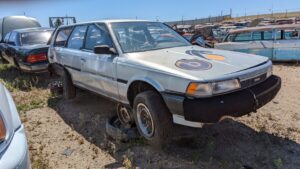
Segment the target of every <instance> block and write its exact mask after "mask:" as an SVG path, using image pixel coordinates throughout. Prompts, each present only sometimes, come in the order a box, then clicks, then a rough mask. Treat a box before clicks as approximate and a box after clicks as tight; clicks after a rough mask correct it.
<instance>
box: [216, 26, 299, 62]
mask: <svg viewBox="0 0 300 169" xmlns="http://www.w3.org/2000/svg"><path fill="white" fill-rule="evenodd" d="M299 30H300V24H290V25H271V26H264V27H252V28H244V29H237V30H232V31H230V32H229V34H228V36H227V37H226V38H225V39H224V41H223V42H222V43H219V44H216V45H215V47H216V48H218V49H223V50H231V51H237V52H244V53H250V54H256V55H261V56H265V57H268V58H270V59H271V60H273V61H299V60H300V36H299V35H300V32H299Z"/></svg>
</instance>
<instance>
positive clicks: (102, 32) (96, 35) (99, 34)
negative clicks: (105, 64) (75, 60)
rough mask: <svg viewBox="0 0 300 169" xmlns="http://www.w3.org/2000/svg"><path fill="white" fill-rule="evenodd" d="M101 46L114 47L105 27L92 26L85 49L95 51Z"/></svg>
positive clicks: (88, 32) (89, 29)
mask: <svg viewBox="0 0 300 169" xmlns="http://www.w3.org/2000/svg"><path fill="white" fill-rule="evenodd" d="M99 45H107V46H109V47H113V43H112V40H111V38H110V36H109V32H108V30H107V29H106V27H105V26H104V25H98V26H95V25H90V26H89V28H88V31H87V35H86V42H85V49H87V50H93V49H94V47H95V46H99Z"/></svg>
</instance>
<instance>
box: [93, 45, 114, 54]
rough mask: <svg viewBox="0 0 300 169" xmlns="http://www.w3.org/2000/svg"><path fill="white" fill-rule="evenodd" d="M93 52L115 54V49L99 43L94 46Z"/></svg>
mask: <svg viewBox="0 0 300 169" xmlns="http://www.w3.org/2000/svg"><path fill="white" fill-rule="evenodd" d="M94 53H95V54H107V55H116V54H117V51H116V49H115V48H111V47H109V46H108V45H99V46H95V47H94Z"/></svg>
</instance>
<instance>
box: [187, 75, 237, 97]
mask: <svg viewBox="0 0 300 169" xmlns="http://www.w3.org/2000/svg"><path fill="white" fill-rule="evenodd" d="M239 88H241V85H240V82H239V81H238V80H237V79H233V80H226V81H220V82H213V83H190V85H189V86H188V88H187V91H186V93H187V95H189V96H196V97H208V96H212V95H214V94H220V93H226V92H229V91H233V90H236V89H239Z"/></svg>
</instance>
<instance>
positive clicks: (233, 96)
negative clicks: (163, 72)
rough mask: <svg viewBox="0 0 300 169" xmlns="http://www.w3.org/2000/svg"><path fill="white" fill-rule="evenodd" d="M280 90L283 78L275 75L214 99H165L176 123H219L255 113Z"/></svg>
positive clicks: (164, 95)
mask: <svg viewBox="0 0 300 169" xmlns="http://www.w3.org/2000/svg"><path fill="white" fill-rule="evenodd" d="M280 88H281V79H280V78H279V77H277V76H274V75H273V76H271V77H270V78H268V79H266V80H265V81H264V82H262V83H259V84H257V85H255V86H252V87H250V88H247V89H244V90H241V91H237V92H234V93H230V94H225V95H220V96H215V97H212V98H200V99H189V98H187V97H184V96H172V95H169V94H163V98H164V100H165V102H166V105H167V106H168V108H169V110H170V111H171V113H172V114H173V117H176V120H175V118H174V119H173V120H174V122H175V123H181V124H182V123H185V122H186V123H188V122H190V123H195V122H200V123H216V122H218V121H219V120H220V119H222V117H224V116H232V117H240V116H243V115H246V114H249V113H251V112H255V111H256V110H257V109H259V108H261V107H262V106H264V105H265V104H267V103H268V102H270V101H271V100H272V99H273V98H274V97H275V96H276V94H277V93H278V91H279V90H280ZM178 118H184V119H179V120H178ZM178 121H180V122H178ZM183 125H185V124H183Z"/></svg>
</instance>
